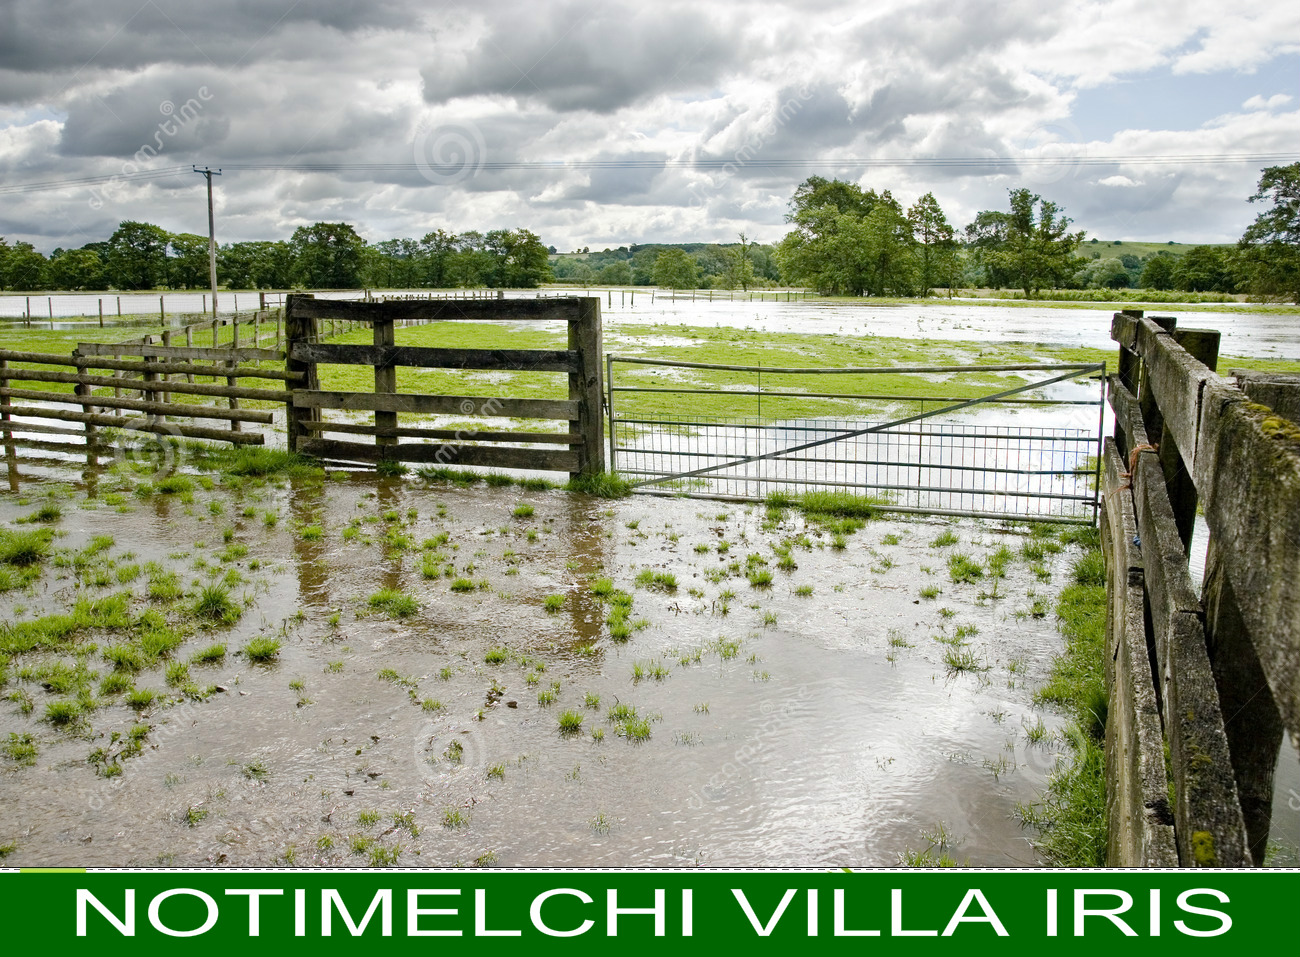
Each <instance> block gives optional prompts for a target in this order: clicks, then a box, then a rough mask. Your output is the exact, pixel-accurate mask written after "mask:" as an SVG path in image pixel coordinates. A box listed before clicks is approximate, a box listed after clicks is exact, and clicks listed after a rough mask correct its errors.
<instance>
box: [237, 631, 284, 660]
mask: <svg viewBox="0 0 1300 957" xmlns="http://www.w3.org/2000/svg"><path fill="white" fill-rule="evenodd" d="M279 654H280V639H278V638H265V637H262V638H254V639H253V640H252V641H250V642H249V643H248V644H246V645H245V646H244V657H246V658H247V659H248V660H249V661H261V662H267V661H274V660H275V659H276V658H277V657H278V656H279Z"/></svg>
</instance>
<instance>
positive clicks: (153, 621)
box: [0, 465, 1076, 867]
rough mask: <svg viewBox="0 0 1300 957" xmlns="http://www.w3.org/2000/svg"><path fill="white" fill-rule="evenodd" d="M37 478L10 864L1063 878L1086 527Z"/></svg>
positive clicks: (14, 712) (106, 476) (14, 581)
mask: <svg viewBox="0 0 1300 957" xmlns="http://www.w3.org/2000/svg"><path fill="white" fill-rule="evenodd" d="M25 471H26V470H25ZM39 473H40V477H39V478H37V479H31V480H24V481H23V482H22V483H21V485H20V487H19V488H17V489H16V490H11V491H9V492H8V493H7V494H5V495H3V497H0V523H2V524H3V527H4V528H5V529H6V532H5V534H6V535H7V536H10V537H9V538H6V548H10V549H11V550H10V551H9V552H8V553H7V554H9V555H10V556H11V557H12V556H13V555H14V554H16V553H15V552H14V551H12V548H14V547H16V546H14V545H13V542H14V541H16V539H13V538H12V536H14V535H19V536H22V535H28V536H36V538H37V539H40V540H43V541H45V544H44V545H40V544H39V543H38V544H37V545H35V546H32V547H35V548H37V549H38V550H42V549H43V554H44V557H43V558H42V559H41V560H40V561H39V562H37V563H34V564H27V565H23V564H21V561H20V562H19V563H17V564H9V565H7V566H5V575H6V577H5V579H4V582H3V584H5V585H7V589H6V590H5V591H4V592H3V593H2V594H0V617H2V618H3V619H4V620H5V621H7V622H10V623H11V625H10V626H9V627H8V628H7V629H6V630H5V633H4V637H5V649H4V652H3V654H4V656H5V657H6V658H7V659H8V661H7V663H6V664H5V665H4V672H5V676H6V677H7V681H6V683H5V685H4V687H3V694H4V699H5V700H4V701H3V704H0V741H7V742H8V744H7V746H6V748H5V749H4V756H3V757H0V806H2V807H3V808H4V811H3V815H2V816H0V845H4V846H6V847H9V848H10V853H9V855H8V857H7V858H6V864H14V865H28V866H38V865H39V866H55V865H78V866H82V865H101V866H102V865H128V864H157V863H161V864H175V865H185V864H204V863H209V862H212V863H224V864H231V865H252V864H272V863H284V862H296V863H300V864H308V863H313V864H316V863H319V864H334V865H364V864H391V863H394V862H396V863H400V864H404V865H424V866H446V865H455V864H462V865H473V864H479V865H501V866H520V865H535V866H540V865H557V866H578V865H604V866H655V865H690V864H701V865H710V866H724V865H750V866H754V865H818V866H846V867H863V866H868V865H887V864H894V863H897V862H898V861H899V860H900V859H901V858H903V857H904V856H905V855H907V854H909V852H910V853H921V852H925V851H927V850H932V851H933V853H934V854H935V855H937V854H939V853H946V854H948V855H950V856H951V857H952V858H954V859H956V860H957V861H959V862H968V863H970V864H973V865H1030V864H1034V863H1036V862H1037V857H1036V854H1035V851H1034V848H1033V847H1032V845H1031V843H1030V839H1031V837H1032V836H1033V832H1032V830H1025V829H1023V828H1022V827H1021V824H1020V821H1019V819H1018V816H1017V814H1016V804H1017V802H1026V803H1028V802H1032V801H1034V800H1035V799H1036V797H1037V794H1038V792H1039V791H1040V790H1041V789H1042V788H1043V786H1044V784H1045V779H1046V773H1047V771H1048V770H1050V768H1051V766H1052V765H1053V763H1054V761H1055V758H1056V755H1057V753H1058V751H1060V750H1062V749H1063V745H1062V744H1061V742H1060V741H1059V739H1058V738H1057V737H1056V736H1055V735H1054V733H1053V732H1054V731H1055V729H1057V728H1058V727H1059V726H1060V725H1061V724H1062V719H1061V718H1060V717H1059V716H1058V715H1056V714H1054V713H1053V712H1051V711H1050V710H1046V711H1045V710H1043V709H1040V708H1037V707H1035V706H1034V704H1033V693H1034V690H1035V689H1036V688H1037V687H1038V686H1039V685H1040V684H1041V682H1042V681H1043V679H1044V678H1045V676H1046V673H1047V670H1048V668H1049V664H1050V661H1051V659H1052V657H1053V655H1054V654H1055V653H1056V652H1057V651H1058V650H1059V649H1060V647H1061V638H1060V636H1059V635H1058V634H1057V632H1056V630H1055V627H1054V621H1053V615H1052V614H1051V612H1050V609H1051V608H1052V604H1053V600H1054V596H1055V594H1056V592H1057V590H1058V589H1059V587H1060V586H1061V585H1062V584H1064V583H1065V581H1066V580H1067V578H1068V574H1067V567H1068V564H1069V561H1070V558H1071V556H1072V554H1073V553H1075V552H1076V547H1075V546H1073V545H1069V544H1064V545H1063V544H1061V543H1060V541H1059V540H1058V538H1059V534H1058V533H1060V532H1062V530H1061V529H1052V528H1050V527H1044V526H1040V528H1039V530H1038V531H1037V533H1035V534H1033V535H1031V534H1030V533H1029V532H1018V531H1010V530H1006V529H1002V528H998V527H994V526H992V525H984V524H980V523H977V522H973V521H963V522H941V521H937V520H935V521H928V520H914V521H900V520H897V519H889V518H884V517H879V518H876V519H873V520H870V521H867V522H866V523H865V525H862V527H857V526H858V525H860V524H861V523H860V522H856V521H851V520H843V519H840V520H831V519H824V520H821V521H811V520H809V519H807V518H805V517H803V516H802V515H801V514H800V513H798V512H795V511H786V512H783V513H780V514H775V513H771V514H770V513H768V511H767V510H765V509H764V508H763V507H762V506H737V505H726V504H723V503H717V502H701V501H693V500H683V499H646V498H634V499H625V500H618V501H608V500H602V499H597V498H590V497H586V496H578V495H573V494H569V493H566V492H561V491H547V490H531V491H530V490H524V489H521V488H519V487H488V486H484V485H481V484H480V485H477V486H475V487H471V488H462V487H457V486H455V485H451V484H427V483H425V482H423V481H422V480H420V479H418V478H417V477H416V476H413V475H412V476H400V477H391V478H380V477H376V476H375V475H373V474H355V475H353V474H345V473H331V474H330V475H329V476H328V477H324V476H311V475H307V476H298V477H294V478H289V477H285V476H276V475H271V476H265V477H264V476H258V475H233V474H226V475H224V476H222V475H219V474H215V473H214V474H211V475H209V474H208V473H198V472H192V471H191V472H189V473H178V474H177V475H174V476H172V477H171V478H167V477H165V476H161V475H150V474H146V473H144V472H135V471H133V470H132V469H131V468H130V467H129V465H122V466H119V467H118V468H116V469H115V470H110V471H108V472H105V473H102V474H88V475H86V476H81V475H78V473H77V472H75V471H71V470H69V469H59V468H55V467H50V468H47V469H44V470H39ZM20 519H31V520H30V521H24V522H21V523H20V522H19V520H20ZM27 541H28V542H29V543H30V542H31V539H27ZM19 557H20V559H21V556H19ZM78 601H80V602H81V604H80V605H78V604H77V603H78ZM54 614H61V615H65V616H70V617H65V618H60V619H51V618H49V617H48V616H50V615H54Z"/></svg>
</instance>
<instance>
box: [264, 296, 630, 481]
mask: <svg viewBox="0 0 1300 957" xmlns="http://www.w3.org/2000/svg"><path fill="white" fill-rule="evenodd" d="M322 321H331V322H340V321H341V322H351V323H361V324H363V325H365V324H368V325H370V326H372V327H373V329H374V339H373V343H372V344H369V345H366V344H343V343H329V342H321V341H319V340H320V335H319V328H320V323H321V322H322ZM464 321H471V322H473V321H478V322H483V321H508V322H528V323H532V322H547V321H549V322H564V323H566V324H567V327H568V348H566V349H545V350H544V349H443V348H430V347H418V346H399V345H397V344H396V338H395V330H396V328H397V327H399V326H406V325H416V324H421V325H422V324H426V323H431V322H464ZM285 332H286V339H287V352H288V355H287V359H286V362H287V368H288V370H289V371H290V372H292V373H299V374H301V376H302V379H301V382H302V388H299V389H295V391H294V394H293V402H292V406H291V407H290V409H289V422H288V426H289V429H288V431H289V447H290V448H291V449H293V450H294V451H298V452H302V453H304V454H306V455H312V456H315V457H316V458H320V459H325V460H332V461H343V462H380V461H392V462H423V463H430V464H438V465H476V466H485V467H489V468H513V469H539V470H544V471H559V472H568V473H570V475H579V474H590V473H596V472H603V471H604V470H605V437H604V421H603V416H602V413H601V399H602V395H603V383H602V376H601V355H600V350H601V335H600V300H599V299H594V298H577V297H566V298H549V299H496V300H484V301H471V300H409V301H397V302H356V301H348V300H331V299H316V298H314V297H313V296H311V295H293V296H290V297H289V298H288V301H287V302H286V304H285ZM321 365H362V366H372V367H373V368H374V377H375V378H374V381H375V388H374V391H373V392H335V391H327V390H322V389H321V388H320V377H319V372H318V367H319V366H321ZM398 367H408V368H422V369H459V370H463V371H470V370H484V371H498V372H501V371H507V372H554V373H563V374H565V375H567V377H568V398H566V399H537V398H513V397H508V396H474V395H424V394H410V393H400V392H398V389H397V370H398ZM325 410H336V411H345V412H354V413H355V412H367V413H373V415H374V419H373V422H359V421H355V420H353V421H338V420H334V421H331V420H328V419H325V418H324V417H323V416H322V412H323V411H325ZM400 415H408V416H430V415H437V416H455V417H479V418H483V417H492V418H510V419H543V420H551V421H560V422H565V423H567V426H568V429H567V431H565V432H527V431H510V430H501V429H491V428H471V429H464V428H457V429H451V428H428V427H425V426H423V425H420V424H414V423H411V422H409V421H408V422H401V421H399V418H398V417H399V416H400ZM326 433H335V434H343V435H365V436H373V437H374V443H373V444H370V443H365V442H356V441H344V440H338V439H327V438H324V437H323V436H324V434H326ZM402 439H419V440H422V441H420V442H406V443H404V442H402V441H401V440H402ZM426 440H427V441H426ZM524 444H527V445H530V446H536V445H542V446H547V447H546V448H527V447H523V445H524Z"/></svg>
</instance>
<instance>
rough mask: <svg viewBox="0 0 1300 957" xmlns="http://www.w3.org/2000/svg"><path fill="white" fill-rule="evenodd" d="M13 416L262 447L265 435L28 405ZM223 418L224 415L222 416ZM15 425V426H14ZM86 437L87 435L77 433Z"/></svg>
mask: <svg viewBox="0 0 1300 957" xmlns="http://www.w3.org/2000/svg"><path fill="white" fill-rule="evenodd" d="M10 411H11V412H12V413H13V414H14V415H25V416H30V417H31V418H35V419H55V420H57V421H62V422H82V423H88V424H90V425H98V426H102V427H103V428H108V429H129V430H131V431H133V432H154V433H157V434H159V435H173V436H181V437H182V438H187V439H217V440H219V441H223V442H234V443H236V444H237V445H263V444H265V442H266V438H265V436H263V435H262V433H260V432H234V431H231V430H229V429H210V428H208V427H206V426H200V425H182V424H180V423H177V422H159V421H155V420H154V418H153V417H152V416H149V417H144V418H127V417H126V416H119V415H99V414H95V413H90V414H87V413H85V412H73V411H71V410H65V409H33V408H28V407H26V406H13V407H12V408H11V409H10ZM222 418H224V416H222ZM15 424H16V423H15ZM74 434H76V435H84V434H85V433H84V432H76V433H74Z"/></svg>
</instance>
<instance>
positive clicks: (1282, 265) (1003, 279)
mask: <svg viewBox="0 0 1300 957" xmlns="http://www.w3.org/2000/svg"><path fill="white" fill-rule="evenodd" d="M1249 201H1250V202H1252V203H1254V202H1268V203H1271V208H1269V209H1267V210H1266V211H1264V212H1262V213H1260V214H1259V215H1258V216H1257V217H1256V219H1255V222H1254V223H1252V224H1251V225H1250V226H1249V227H1248V228H1247V229H1246V231H1245V232H1244V233H1243V235H1242V237H1241V239H1240V240H1239V241H1238V243H1237V244H1236V246H1235V247H1234V246H1230V247H1224V246H1208V245H1204V246H1193V247H1192V248H1190V249H1189V250H1187V251H1186V253H1184V254H1183V255H1180V256H1175V255H1172V254H1170V253H1169V252H1168V251H1164V250H1158V251H1155V252H1151V253H1148V254H1147V255H1146V256H1142V257H1138V256H1136V255H1133V254H1124V255H1121V256H1103V255H1102V252H1101V249H1097V248H1093V249H1091V250H1089V252H1090V255H1088V254H1085V255H1080V249H1081V248H1083V249H1087V248H1088V247H1085V246H1084V240H1085V238H1086V237H1085V234H1084V233H1083V232H1082V231H1073V230H1071V229H1070V226H1071V220H1070V218H1069V217H1067V216H1066V215H1065V214H1064V210H1063V209H1061V207H1059V206H1058V205H1057V204H1056V203H1055V202H1053V201H1051V200H1048V199H1044V198H1043V197H1041V196H1039V195H1038V194H1037V193H1034V192H1031V191H1030V190H1028V189H1024V188H1018V189H1011V190H1008V208H1007V209H1005V210H983V211H981V212H979V213H978V214H977V215H976V216H975V219H974V220H973V221H972V222H970V223H969V224H967V225H966V227H965V229H964V230H963V231H962V233H961V234H960V237H959V236H958V234H957V233H956V231H955V230H954V229H953V227H952V225H951V224H950V223H949V221H948V218H947V216H946V215H945V214H944V212H943V209H942V208H941V207H940V206H939V203H938V201H937V200H936V199H935V197H934V195H933V194H932V193H926V194H925V195H924V196H922V197H921V198H920V199H919V200H917V201H916V203H914V204H913V205H912V206H911V207H909V208H908V209H906V210H904V209H903V207H902V205H901V204H900V203H899V202H898V201H897V200H895V199H894V197H893V196H892V195H891V194H890V192H889V191H888V190H885V191H883V192H880V193H877V192H876V191H875V190H873V189H863V188H861V187H859V186H858V185H857V184H855V183H848V182H842V181H840V180H827V179H825V178H823V177H820V176H811V177H809V178H808V179H807V180H805V181H804V182H803V183H802V184H800V186H799V187H798V188H797V189H796V190H795V192H794V195H793V197H792V198H791V200H790V207H789V212H788V213H787V215H786V220H787V222H789V223H790V224H791V225H792V226H793V227H794V228H793V229H792V230H791V232H789V233H788V234H787V235H786V237H785V238H784V239H783V240H782V241H781V243H780V244H779V245H778V247H777V249H776V257H775V258H776V261H777V263H778V265H779V267H780V275H781V279H782V281H784V282H786V283H789V284H791V285H806V286H810V287H812V288H814V289H816V290H818V291H819V292H822V293H827V294H832V295H855V296H860V295H873V296H927V295H930V294H931V292H932V291H933V290H934V289H936V288H940V287H943V288H947V289H948V290H949V291H951V290H952V289H953V288H955V287H958V286H963V287H973V288H990V289H1019V290H1021V291H1022V292H1023V293H1024V295H1025V296H1026V297H1030V298H1032V297H1035V296H1037V295H1039V294H1040V293H1041V292H1043V291H1044V290H1052V289H1120V288H1125V287H1136V288H1141V289H1154V290H1160V291H1180V292H1197V293H1203V292H1220V293H1238V292H1242V293H1249V294H1250V295H1252V296H1254V297H1256V298H1262V299H1291V300H1293V301H1295V302H1297V303H1300V163H1292V164H1291V165H1289V166H1275V167H1269V168H1267V169H1265V170H1263V175H1262V176H1261V178H1260V180H1259V185H1258V187H1257V189H1256V192H1255V193H1254V195H1252V196H1251V197H1249ZM1097 243H1098V240H1096V239H1094V240H1092V242H1091V243H1090V244H1089V246H1093V247H1095V246H1096V245H1097ZM1171 245H1172V244H1171ZM1104 248H1105V247H1102V249H1104Z"/></svg>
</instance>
